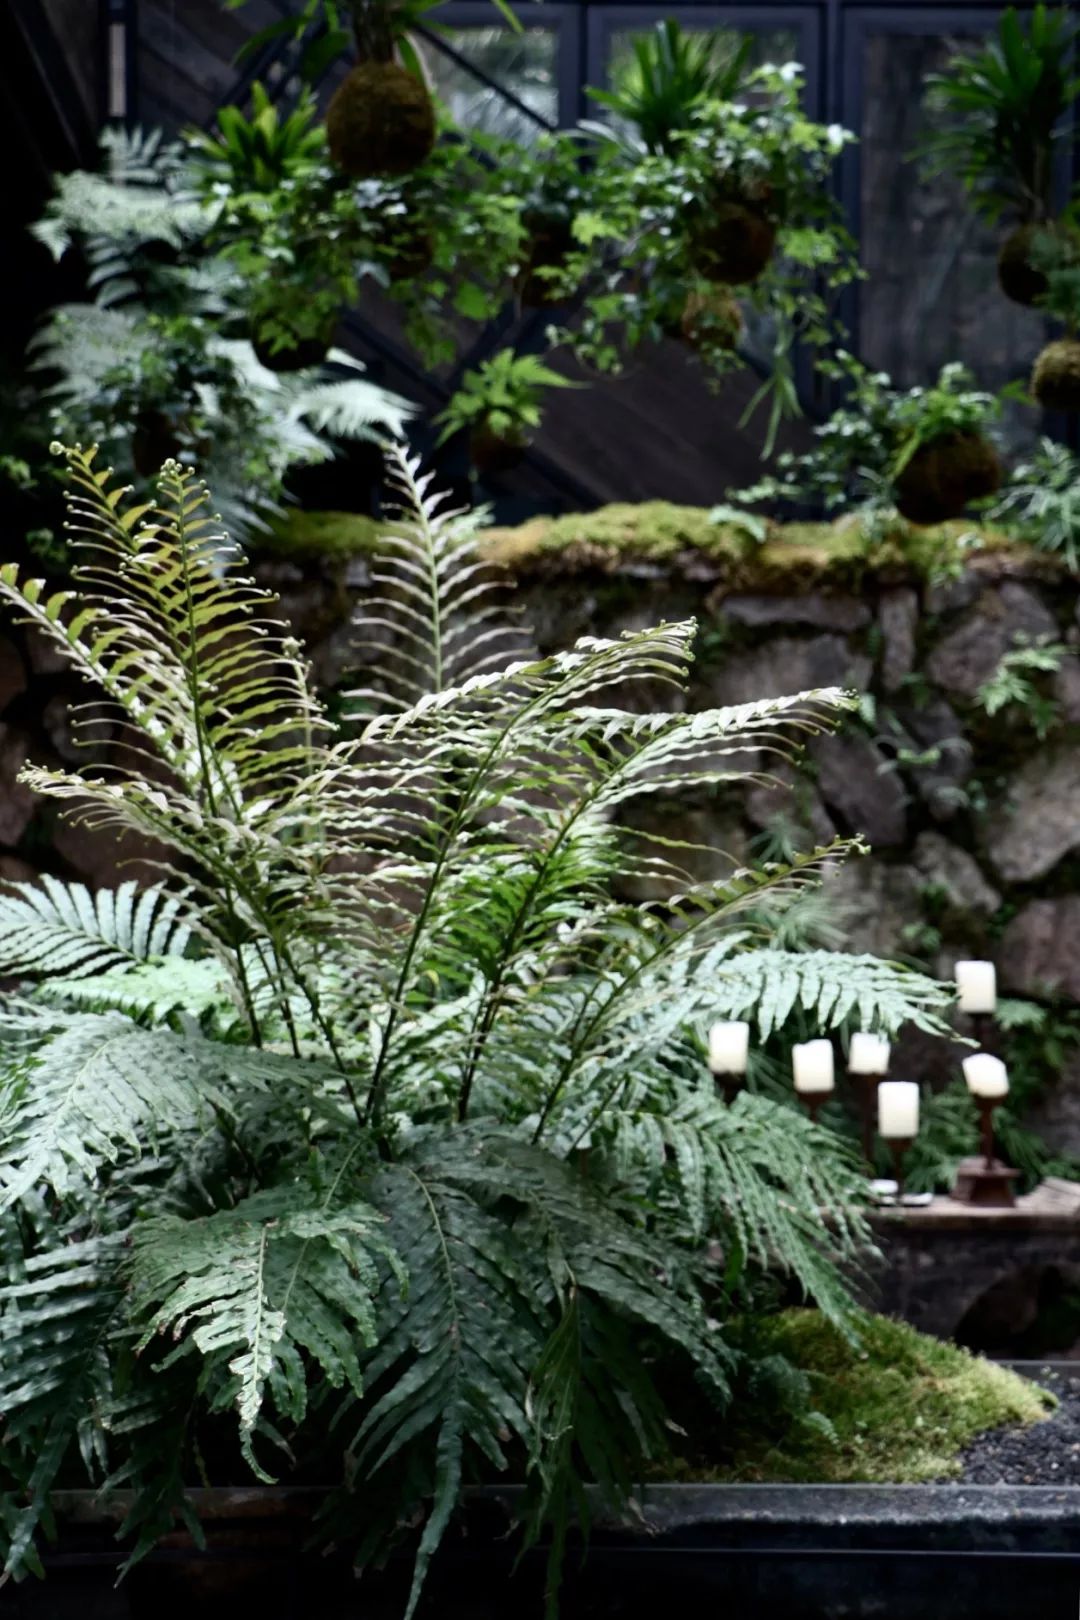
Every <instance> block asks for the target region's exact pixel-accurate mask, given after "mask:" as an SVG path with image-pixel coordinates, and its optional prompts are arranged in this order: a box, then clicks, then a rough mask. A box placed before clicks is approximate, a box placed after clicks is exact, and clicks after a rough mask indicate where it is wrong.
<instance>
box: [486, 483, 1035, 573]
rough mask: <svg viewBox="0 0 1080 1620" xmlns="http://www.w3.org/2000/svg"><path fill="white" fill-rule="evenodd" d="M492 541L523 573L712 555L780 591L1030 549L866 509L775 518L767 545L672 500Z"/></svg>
mask: <svg viewBox="0 0 1080 1620" xmlns="http://www.w3.org/2000/svg"><path fill="white" fill-rule="evenodd" d="M485 544H486V547H487V550H488V553H489V555H490V556H491V557H492V559H493V561H496V562H499V563H501V564H502V565H503V566H504V567H506V568H508V569H510V571H511V572H513V573H519V574H555V573H558V574H572V573H578V572H601V573H612V572H615V571H616V570H618V569H620V568H625V567H632V566H633V565H634V564H635V563H653V564H662V565H665V566H668V567H671V568H672V569H674V570H675V571H678V570H680V569H690V568H693V569H694V571H695V572H697V571H698V570H699V569H700V564H701V561H702V560H703V559H704V560H705V561H707V562H708V563H710V564H712V565H713V566H714V568H715V571H716V574H717V577H718V578H719V579H721V580H722V581H723V582H724V583H725V584H727V585H729V586H730V587H731V588H733V589H736V588H737V589H743V590H747V589H755V588H758V589H766V590H775V591H799V590H805V589H808V588H811V587H813V586H816V585H829V586H833V587H836V588H842V587H847V586H857V585H859V584H860V583H861V581H862V580H863V579H864V578H865V577H866V576H867V575H868V574H879V575H883V576H887V577H889V578H894V577H896V578H899V577H904V578H914V579H927V578H940V577H941V576H943V575H944V576H947V575H949V574H951V573H958V572H959V571H960V569H961V567H962V566H963V564H964V562H965V561H967V560H968V559H969V558H970V556H971V555H972V553H973V552H983V553H985V552H998V551H1016V552H1017V554H1022V553H1023V552H1024V548H1018V547H1016V546H1015V545H1013V544H1012V543H1011V542H1010V541H1009V540H1008V538H1007V537H1006V536H1004V535H1002V534H1000V533H997V532H995V531H993V530H988V529H982V530H980V529H978V528H977V526H976V525H974V524H972V523H968V522H964V521H962V520H961V521H956V522H952V523H942V524H938V525H935V526H934V527H932V528H919V527H917V526H916V525H914V524H908V523H904V522H902V521H900V520H897V522H896V523H895V525H894V526H893V527H892V528H891V529H890V530H889V531H887V532H886V533H885V534H884V535H882V534H881V533H879V532H877V531H875V530H872V529H868V528H867V527H865V526H864V525H863V524H862V523H860V522H859V520H858V519H857V518H856V517H846V518H840V519H839V520H837V521H836V522H833V523H785V524H771V525H770V526H769V529H768V533H767V536H766V539H765V540H764V542H763V543H761V544H759V543H757V542H756V541H755V540H754V539H752V537H751V536H750V535H749V534H748V533H747V532H746V531H744V530H742V529H740V528H738V527H737V526H733V525H731V524H726V523H710V521H709V513H708V509H707V508H705V507H698V506H676V505H673V504H671V503H669V502H667V501H644V502H642V503H640V504H638V505H631V504H618V505H612V506H602V507H600V508H599V509H598V510H597V511H595V512H584V513H572V514H570V515H569V516H565V517H554V518H543V517H542V518H533V519H532V520H531V521H530V522H528V523H524V524H522V525H521V526H520V527H519V528H515V529H491V530H489V531H488V534H487V536H486V541H485Z"/></svg>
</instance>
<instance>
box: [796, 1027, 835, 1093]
mask: <svg viewBox="0 0 1080 1620" xmlns="http://www.w3.org/2000/svg"><path fill="white" fill-rule="evenodd" d="M791 1067H792V1071H793V1073H794V1076H795V1090H796V1091H797V1092H799V1093H800V1095H801V1096H804V1097H806V1096H823V1095H824V1094H825V1093H826V1092H829V1091H832V1089H833V1087H834V1085H835V1084H836V1081H835V1079H834V1078H833V1049H832V1042H831V1041H807V1042H806V1043H805V1045H803V1046H793V1047H792V1048H791Z"/></svg>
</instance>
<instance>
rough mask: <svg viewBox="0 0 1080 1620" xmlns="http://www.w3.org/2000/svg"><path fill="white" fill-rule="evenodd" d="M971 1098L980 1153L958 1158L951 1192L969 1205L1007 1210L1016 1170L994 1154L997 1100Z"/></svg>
mask: <svg viewBox="0 0 1080 1620" xmlns="http://www.w3.org/2000/svg"><path fill="white" fill-rule="evenodd" d="M974 1101H975V1102H976V1103H977V1104H978V1108H979V1134H980V1136H981V1137H982V1153H981V1154H979V1155H977V1156H976V1157H974V1158H971V1159H961V1160H960V1163H959V1164H958V1165H957V1167H956V1184H955V1186H954V1187H953V1192H952V1195H953V1197H954V1198H955V1199H957V1200H958V1202H959V1203H961V1204H973V1205H976V1206H977V1207H978V1208H980V1209H1011V1208H1012V1207H1013V1205H1014V1204H1015V1203H1016V1194H1015V1192H1014V1191H1013V1182H1014V1181H1015V1180H1016V1179H1017V1177H1018V1176H1019V1174H1020V1172H1019V1171H1018V1170H1011V1169H1010V1168H1009V1166H1008V1165H1007V1164H1002V1163H1001V1160H1000V1159H997V1158H995V1157H994V1109H995V1108H996V1107H997V1106H998V1103H999V1102H1000V1101H1001V1099H1000V1098H999V1097H976V1098H974Z"/></svg>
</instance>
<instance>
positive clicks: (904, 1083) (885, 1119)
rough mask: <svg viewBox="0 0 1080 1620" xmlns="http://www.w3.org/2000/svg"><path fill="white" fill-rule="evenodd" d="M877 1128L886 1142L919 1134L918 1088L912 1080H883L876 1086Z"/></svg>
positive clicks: (903, 1139)
mask: <svg viewBox="0 0 1080 1620" xmlns="http://www.w3.org/2000/svg"><path fill="white" fill-rule="evenodd" d="M877 1096H878V1130H879V1131H880V1133H881V1135H882V1136H883V1137H884V1138H885V1140H886V1141H887V1142H890V1141H893V1142H895V1141H902V1142H909V1141H910V1140H911V1139H912V1137H914V1136H917V1135H918V1134H919V1088H918V1086H917V1085H916V1084H915V1082H914V1080H883V1081H882V1083H881V1085H880V1086H879V1087H878V1094H877Z"/></svg>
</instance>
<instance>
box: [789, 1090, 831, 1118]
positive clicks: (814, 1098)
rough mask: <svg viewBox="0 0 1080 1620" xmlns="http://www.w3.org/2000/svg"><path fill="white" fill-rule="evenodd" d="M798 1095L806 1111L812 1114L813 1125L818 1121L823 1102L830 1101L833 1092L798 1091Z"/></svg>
mask: <svg viewBox="0 0 1080 1620" xmlns="http://www.w3.org/2000/svg"><path fill="white" fill-rule="evenodd" d="M797 1096H798V1098H799V1101H800V1102H801V1103H802V1105H803V1107H804V1108H805V1109H806V1112H807V1113H808V1114H809V1115H810V1123H811V1125H816V1124H817V1122H818V1115H819V1114H820V1112H821V1106H822V1104H823V1103H826V1102H828V1100H829V1098H830V1097H831V1096H832V1092H831V1091H800V1092H798V1093H797Z"/></svg>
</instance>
